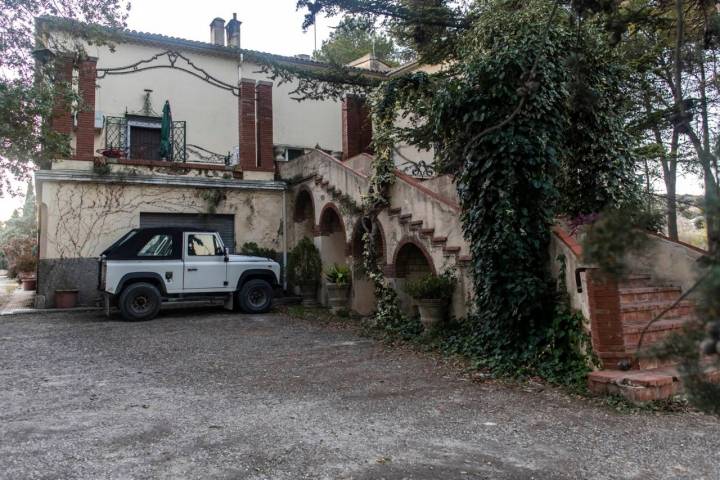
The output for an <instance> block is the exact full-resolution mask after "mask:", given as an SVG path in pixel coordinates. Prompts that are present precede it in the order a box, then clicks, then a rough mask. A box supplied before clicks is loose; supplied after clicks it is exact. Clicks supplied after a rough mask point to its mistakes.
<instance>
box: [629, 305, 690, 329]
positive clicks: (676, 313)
mask: <svg viewBox="0 0 720 480" xmlns="http://www.w3.org/2000/svg"><path fill="white" fill-rule="evenodd" d="M673 303H674V302H672V301H660V302H637V303H626V304H622V305H621V306H620V319H621V320H622V322H623V324H624V325H628V326H629V325H642V326H644V325H645V324H646V323H647V322H650V321H651V320H653V319H655V317H657V316H658V315H660V314H661V313H662V312H664V311H665V310H666V309H667V308H669V307H670V306H672V304H673ZM693 314H694V308H693V303H692V302H690V301H688V300H683V301H682V302H680V303H678V304H677V305H676V306H675V307H673V308H671V309H670V310H669V311H668V312H667V313H665V314H664V315H663V320H668V319H677V318H682V317H686V316H688V315H693Z"/></svg>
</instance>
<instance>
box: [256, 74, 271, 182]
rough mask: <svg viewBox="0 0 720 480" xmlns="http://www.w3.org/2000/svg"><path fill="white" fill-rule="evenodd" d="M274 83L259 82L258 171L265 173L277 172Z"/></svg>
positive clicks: (257, 87)
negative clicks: (274, 138) (274, 151)
mask: <svg viewBox="0 0 720 480" xmlns="http://www.w3.org/2000/svg"><path fill="white" fill-rule="evenodd" d="M272 87H273V84H272V82H268V81H265V80H260V81H258V82H257V86H256V92H257V148H258V161H257V165H258V170H261V171H264V172H274V171H275V158H274V155H273V150H274V149H273V105H272Z"/></svg>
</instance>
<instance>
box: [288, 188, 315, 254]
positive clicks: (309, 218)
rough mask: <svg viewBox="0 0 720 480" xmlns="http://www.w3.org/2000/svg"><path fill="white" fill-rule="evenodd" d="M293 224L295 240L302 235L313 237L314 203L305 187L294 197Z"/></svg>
mask: <svg viewBox="0 0 720 480" xmlns="http://www.w3.org/2000/svg"><path fill="white" fill-rule="evenodd" d="M293 226H294V233H295V242H298V241H300V239H302V238H303V237H308V238H310V239H312V238H313V236H314V229H315V205H314V202H313V199H312V194H311V193H310V191H309V190H308V189H306V188H304V189H302V190H300V191H299V192H298V194H297V196H296V197H295V206H294V209H293Z"/></svg>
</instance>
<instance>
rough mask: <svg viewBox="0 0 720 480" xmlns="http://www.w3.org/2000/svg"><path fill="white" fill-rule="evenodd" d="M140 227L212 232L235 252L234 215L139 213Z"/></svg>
mask: <svg viewBox="0 0 720 480" xmlns="http://www.w3.org/2000/svg"><path fill="white" fill-rule="evenodd" d="M140 227H192V228H201V229H204V230H214V231H216V232H218V233H219V234H220V237H221V238H222V240H223V243H224V244H225V246H226V247H229V248H230V251H231V252H234V251H235V215H216V214H212V215H211V214H209V213H208V214H203V213H199V214H198V213H149V212H141V213H140Z"/></svg>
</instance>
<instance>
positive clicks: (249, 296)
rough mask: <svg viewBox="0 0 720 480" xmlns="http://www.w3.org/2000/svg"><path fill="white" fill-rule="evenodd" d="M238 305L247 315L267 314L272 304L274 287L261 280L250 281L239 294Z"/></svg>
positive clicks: (244, 284)
mask: <svg viewBox="0 0 720 480" xmlns="http://www.w3.org/2000/svg"><path fill="white" fill-rule="evenodd" d="M238 303H239V304H240V309H241V310H242V311H243V312H245V313H265V312H267V311H268V310H270V305H271V304H272V287H271V286H270V284H269V283H268V282H266V281H265V280H261V279H259V278H258V279H255V280H249V281H247V282H245V283H243V286H242V288H240V291H239V292H238Z"/></svg>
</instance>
